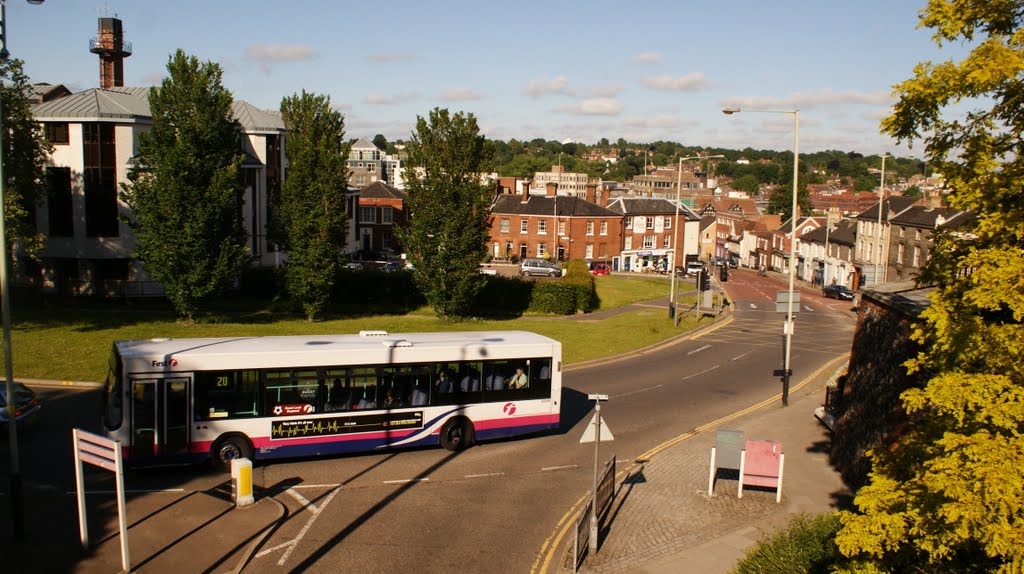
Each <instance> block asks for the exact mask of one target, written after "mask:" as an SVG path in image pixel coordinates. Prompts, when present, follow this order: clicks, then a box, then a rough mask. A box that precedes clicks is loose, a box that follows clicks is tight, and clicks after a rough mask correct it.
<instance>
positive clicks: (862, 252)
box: [852, 196, 914, 289]
mask: <svg viewBox="0 0 1024 574" xmlns="http://www.w3.org/2000/svg"><path fill="white" fill-rule="evenodd" d="M912 205H914V200H913V199H912V198H909V197H901V196H893V197H890V198H887V199H886V200H885V201H882V202H880V203H876V204H875V205H873V206H872V207H871V208H870V209H867V210H865V211H862V212H861V213H859V214H858V215H857V217H856V218H855V220H856V221H857V246H856V248H855V249H854V252H853V264H854V267H855V268H856V270H857V281H856V282H855V283H854V284H853V286H852V287H853V288H854V289H859V288H860V287H861V286H863V285H871V284H876V283H885V281H886V277H885V273H886V265H885V261H887V260H888V256H887V255H886V253H885V249H886V248H887V247H889V245H890V238H889V220H890V219H892V218H893V217H896V216H897V215H899V214H900V213H903V212H904V211H906V210H907V209H910V207H911V206H912ZM880 211H881V217H879V212H880Z"/></svg>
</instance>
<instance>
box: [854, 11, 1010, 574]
mask: <svg viewBox="0 0 1024 574" xmlns="http://www.w3.org/2000/svg"><path fill="white" fill-rule="evenodd" d="M1022 13H1024V0H931V1H930V2H929V3H928V6H927V8H925V9H924V10H922V12H921V24H922V26H924V27H928V28H931V29H933V30H934V34H933V38H934V40H935V42H936V43H937V44H938V45H939V46H940V47H941V46H942V45H943V44H946V43H953V44H957V45H958V46H959V45H960V44H961V43H962V44H966V45H969V46H970V47H971V51H970V53H969V54H968V55H967V56H966V57H965V58H964V59H963V60H960V61H953V60H949V61H944V62H942V63H940V64H932V63H922V64H919V65H918V66H917V67H916V68H915V71H914V76H913V77H912V78H910V79H909V80H906V81H905V82H903V83H902V84H900V85H898V86H897V95H898V100H897V103H896V105H895V106H894V108H893V114H892V115H891V116H889V117H888V118H886V119H885V120H884V121H883V123H882V127H883V129H884V131H886V132H888V133H889V134H891V135H892V136H894V137H895V138H896V139H897V140H900V141H911V142H912V141H914V140H923V142H924V146H925V156H926V157H927V161H928V164H929V165H934V166H935V167H936V171H939V172H941V173H942V174H943V175H944V176H945V178H946V181H947V185H948V186H949V188H950V189H951V190H952V191H951V193H950V194H949V196H948V198H947V199H948V202H949V205H950V206H951V207H954V208H956V209H969V210H971V211H972V212H973V213H974V216H975V217H976V224H975V225H973V226H971V227H970V228H969V229H960V230H959V232H958V233H956V235H954V234H953V232H952V231H948V230H946V231H944V232H941V233H939V235H938V237H937V239H936V242H935V247H934V249H933V251H932V253H931V257H930V259H929V261H928V264H927V266H926V268H925V269H924V270H923V271H922V275H921V279H920V281H921V282H922V283H925V284H933V285H936V290H935V293H934V294H933V295H932V296H931V304H930V305H929V307H928V308H927V310H925V311H924V312H923V314H922V320H921V322H920V323H919V324H918V325H917V326H916V327H915V330H914V332H913V337H914V339H915V340H916V341H918V342H919V343H921V344H922V347H923V351H922V352H921V353H920V354H919V356H918V357H916V358H915V359H914V360H912V361H910V362H909V363H908V368H909V369H910V370H911V371H913V372H920V373H922V374H924V375H925V376H926V377H927V383H926V384H925V385H924V386H923V388H913V389H910V390H907V391H905V392H904V393H903V395H902V399H903V404H904V408H905V409H906V411H907V413H908V418H909V420H908V423H907V427H906V431H905V433H904V434H903V436H902V437H901V439H900V440H898V441H897V442H896V443H895V444H892V445H885V446H883V447H881V448H877V449H875V450H874V451H873V452H872V454H871V458H872V463H873V469H872V471H871V474H870V482H869V484H868V485H866V486H865V487H863V488H862V489H861V490H860V491H859V492H858V493H857V497H856V500H855V503H856V506H857V508H858V511H857V512H846V513H843V515H842V517H841V518H842V522H843V525H844V526H843V529H842V530H841V531H840V533H839V534H838V536H837V539H836V541H837V543H838V545H839V548H840V550H841V551H842V552H843V553H844V554H846V555H847V556H851V557H854V558H855V559H856V560H857V562H856V564H855V568H858V569H861V570H866V569H871V570H872V571H875V572H879V571H886V572H894V571H911V570H913V571H932V572H1020V571H1021V570H1022V569H1024V476H1022V474H1021V472H1020V461H1021V460H1022V458H1024V361H1022V360H1021V358H1022V356H1024V328H1022V324H1021V321H1022V319H1024V283H1022V282H1021V277H1024V257H1022V248H1024V202H1022V201H1021V194H1022V190H1024V154H1022V153H1021V141H1024V137H1022V136H1024V102H1022V101H1021V100H1020V96H1019V95H1020V94H1021V93H1022V92H1024V76H1022V70H1024V44H1022V41H1021V37H1022V34H1024V29H1022V27H1021V17H1020V15H1021V14H1022ZM962 102H970V104H969V106H970V107H971V109H970V110H968V111H966V113H964V111H963V110H960V109H951V108H952V106H954V105H962ZM946 112H949V113H946ZM965 270H970V273H965Z"/></svg>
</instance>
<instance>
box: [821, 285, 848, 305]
mask: <svg viewBox="0 0 1024 574" xmlns="http://www.w3.org/2000/svg"><path fill="white" fill-rule="evenodd" d="M821 292H822V294H824V295H825V297H826V298H828V299H841V300H843V301H853V291H850V289H849V287H847V286H845V285H835V284H833V285H826V286H825V288H824V289H822V290H821Z"/></svg>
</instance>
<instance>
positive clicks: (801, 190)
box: [766, 181, 814, 221]
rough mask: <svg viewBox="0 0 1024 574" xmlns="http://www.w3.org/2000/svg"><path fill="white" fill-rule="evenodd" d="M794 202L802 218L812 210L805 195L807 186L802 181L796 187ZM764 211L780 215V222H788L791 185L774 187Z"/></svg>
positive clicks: (791, 195)
mask: <svg viewBox="0 0 1024 574" xmlns="http://www.w3.org/2000/svg"><path fill="white" fill-rule="evenodd" d="M796 202H797V209H799V210H800V211H799V213H800V214H801V215H802V216H804V215H808V214H810V213H811V211H813V209H814V207H813V206H812V205H811V199H810V196H808V194H807V184H806V183H804V182H802V181H801V182H800V183H798V185H797V194H796ZM766 211H767V212H768V213H774V214H779V215H781V216H782V221H786V220H788V219H789V218H790V216H791V215H792V213H793V185H792V184H789V185H776V186H775V187H774V188H773V189H772V191H771V194H769V195H768V208H767V209H766Z"/></svg>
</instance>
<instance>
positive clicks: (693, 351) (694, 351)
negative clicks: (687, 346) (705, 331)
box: [686, 345, 711, 355]
mask: <svg viewBox="0 0 1024 574" xmlns="http://www.w3.org/2000/svg"><path fill="white" fill-rule="evenodd" d="M710 348H711V345H704V346H703V347H700V348H699V349H694V350H692V351H690V352H689V353H686V354H687V355H693V354H696V353H699V352H701V351H703V350H705V349H710Z"/></svg>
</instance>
